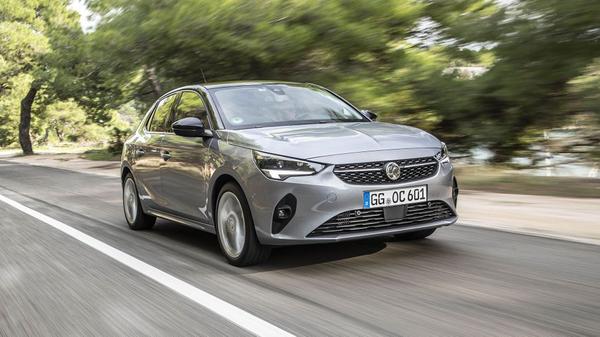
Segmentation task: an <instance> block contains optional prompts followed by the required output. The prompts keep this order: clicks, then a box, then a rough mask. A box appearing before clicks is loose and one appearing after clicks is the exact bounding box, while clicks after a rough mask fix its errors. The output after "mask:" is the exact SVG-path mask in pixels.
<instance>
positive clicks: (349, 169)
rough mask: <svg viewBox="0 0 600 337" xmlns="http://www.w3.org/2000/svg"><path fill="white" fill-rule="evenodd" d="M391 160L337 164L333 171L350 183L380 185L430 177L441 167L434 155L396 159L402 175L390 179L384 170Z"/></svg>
mask: <svg viewBox="0 0 600 337" xmlns="http://www.w3.org/2000/svg"><path fill="white" fill-rule="evenodd" d="M389 162H391V161H377V162H365V163H353V164H339V165H335V167H334V169H333V173H334V174H335V175H336V176H337V177H338V178H340V179H341V180H342V181H344V182H345V183H348V184H353V185H378V184H395V183H403V182H408V181H416V180H421V179H426V178H430V177H433V176H434V175H435V174H436V173H437V171H438V167H439V163H438V161H437V160H436V159H435V158H434V157H421V158H411V159H402V160H395V161H394V162H395V163H396V164H398V165H399V166H400V169H401V176H400V178H399V179H397V180H390V179H389V178H388V177H387V176H386V174H385V172H384V165H385V164H386V163H389Z"/></svg>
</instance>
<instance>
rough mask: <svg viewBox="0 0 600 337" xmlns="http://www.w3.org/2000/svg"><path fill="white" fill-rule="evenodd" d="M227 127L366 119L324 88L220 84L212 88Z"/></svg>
mask: <svg viewBox="0 0 600 337" xmlns="http://www.w3.org/2000/svg"><path fill="white" fill-rule="evenodd" d="M212 97H213V98H214V100H215V102H216V103H217V105H219V107H220V111H221V115H222V117H223V119H224V122H225V124H226V126H227V127H228V128H231V129H244V128H252V127H265V126H277V125H294V124H312V123H340V122H368V121H369V120H368V119H367V118H365V117H364V116H363V115H362V114H360V113H359V112H358V111H356V109H354V108H353V107H352V106H350V105H349V104H347V103H346V102H344V101H343V100H341V99H339V98H337V97H336V96H335V95H333V94H331V93H329V92H328V91H326V90H323V89H319V88H316V87H307V86H301V85H291V84H264V85H248V86H237V87H222V88H216V89H213V90H212Z"/></svg>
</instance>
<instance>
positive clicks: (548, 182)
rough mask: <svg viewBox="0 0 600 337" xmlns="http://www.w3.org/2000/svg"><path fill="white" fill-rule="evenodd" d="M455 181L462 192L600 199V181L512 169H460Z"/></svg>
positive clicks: (479, 167)
mask: <svg viewBox="0 0 600 337" xmlns="http://www.w3.org/2000/svg"><path fill="white" fill-rule="evenodd" d="M456 177H457V179H458V181H459V185H460V189H461V190H471V191H473V190H474V191H485V192H496V193H512V194H529V195H547V196H555V197H556V196H558V197H565V198H598V195H600V179H596V178H583V177H545V176H531V175H527V174H518V173H515V171H514V170H512V168H510V167H504V168H503V167H502V166H494V167H490V166H485V167H482V166H459V167H457V169H456Z"/></svg>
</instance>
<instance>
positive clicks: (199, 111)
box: [173, 91, 210, 129]
mask: <svg viewBox="0 0 600 337" xmlns="http://www.w3.org/2000/svg"><path fill="white" fill-rule="evenodd" d="M186 117H198V118H200V119H201V120H202V122H203V123H204V127H205V128H207V129H208V128H210V125H209V124H208V113H207V111H206V105H205V104H204V101H203V100H202V98H201V97H200V95H198V94H197V93H195V92H191V91H184V92H183V93H182V94H181V98H180V99H179V104H177V107H176V108H175V117H174V118H173V121H174V122H176V121H178V120H180V119H182V118H186Z"/></svg>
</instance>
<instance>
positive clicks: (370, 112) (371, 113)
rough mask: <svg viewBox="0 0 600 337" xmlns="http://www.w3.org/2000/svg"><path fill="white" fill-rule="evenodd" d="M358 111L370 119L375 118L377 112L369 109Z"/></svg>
mask: <svg viewBox="0 0 600 337" xmlns="http://www.w3.org/2000/svg"><path fill="white" fill-rule="evenodd" d="M360 112H362V113H363V115H365V116H367V117H369V119H370V120H373V121H374V120H377V114H376V113H374V112H372V111H370V110H360Z"/></svg>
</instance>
